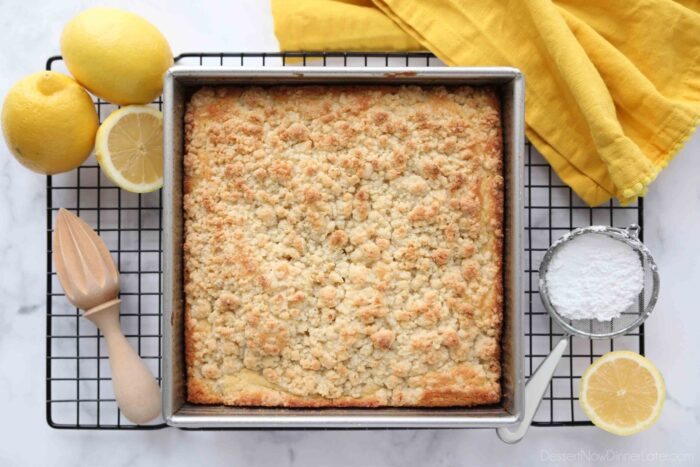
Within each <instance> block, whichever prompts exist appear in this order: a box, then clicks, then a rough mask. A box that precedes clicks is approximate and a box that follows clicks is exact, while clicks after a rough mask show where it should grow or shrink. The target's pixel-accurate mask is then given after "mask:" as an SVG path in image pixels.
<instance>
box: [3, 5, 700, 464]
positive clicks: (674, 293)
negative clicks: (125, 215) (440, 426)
mask: <svg viewBox="0 0 700 467" xmlns="http://www.w3.org/2000/svg"><path fill="white" fill-rule="evenodd" d="M93 4H108V5H115V6H122V7H124V8H127V9H131V10H132V11H135V12H137V13H140V14H142V15H143V16H145V17H147V18H149V19H150V20H151V21H152V22H154V23H155V24H156V25H157V26H158V27H159V28H161V30H162V31H163V32H164V33H165V35H166V37H168V39H169V40H170V43H171V45H172V47H173V50H174V51H175V52H176V53H177V52H182V51H221V50H229V51H265V50H267V51H273V50H276V49H277V43H276V40H275V38H274V34H273V28H272V20H271V17H270V12H269V6H268V4H267V2H260V1H256V0H245V1H242V0H241V1H236V2H228V3H223V2H214V1H213V0H207V1H202V2H199V3H198V6H197V7H192V6H191V2H187V1H185V0H177V1H169V2H165V1H164V0H152V1H149V2H139V1H136V0H128V1H121V2H119V1H111V0H108V1H101V2H97V1H94V0H80V1H78V0H71V1H68V0H66V1H62V2H42V1H39V0H24V1H22V2H9V1H0V11H1V12H2V14H0V43H2V44H3V48H2V53H0V63H1V64H2V65H1V66H0V68H2V70H3V72H2V74H0V95H2V96H4V95H5V93H6V92H7V90H8V89H9V87H10V86H11V85H12V83H13V82H15V81H16V80H18V79H19V78H21V77H22V76H24V75H26V74H28V73H31V72H35V71H39V70H41V69H43V67H44V63H45V60H46V58H47V57H48V56H50V55H54V54H57V53H58V51H59V50H58V38H59V35H60V31H61V28H62V26H63V24H64V23H65V22H66V21H67V20H68V19H69V18H70V17H71V16H72V15H74V14H75V13H77V12H78V11H80V10H82V9H84V8H86V7H88V6H90V5H93ZM698 174H700V135H697V134H696V135H695V136H693V137H692V138H691V140H690V141H689V143H688V144H687V145H686V147H685V148H684V149H683V150H682V151H681V153H680V154H679V155H678V157H677V160H675V161H674V162H673V163H671V165H670V166H669V168H668V169H666V171H664V172H663V173H662V174H661V175H660V177H659V180H658V181H657V182H656V183H655V184H654V185H653V186H652V187H651V189H650V192H649V195H648V196H647V198H646V202H645V203H646V204H645V207H646V210H645V223H646V231H645V241H646V243H647V245H648V246H649V247H650V248H651V250H652V251H653V253H654V256H655V258H656V260H657V262H658V264H659V268H660V271H661V277H662V289H661V296H660V300H659V304H658V306H657V310H656V311H655V312H654V314H653V315H652V316H651V317H650V318H649V320H648V322H647V325H646V333H647V334H646V335H647V339H646V354H647V355H648V356H649V357H650V358H651V359H652V360H653V361H654V362H655V363H656V364H657V365H658V366H659V368H660V369H661V371H662V373H663V375H664V378H665V380H666V383H667V386H668V393H669V397H668V400H667V403H666V407H665V410H664V413H663V415H662V417H661V419H660V421H659V423H658V424H657V425H656V426H655V427H654V428H652V429H651V430H649V431H647V432H645V433H642V434H640V435H637V436H634V437H631V438H618V437H613V436H611V435H608V434H606V433H604V432H602V431H600V430H597V429H596V428H591V427H583V428H563V429H559V428H533V429H531V430H530V432H529V433H528V436H527V437H526V438H525V440H524V441H523V442H521V443H520V444H518V445H515V446H506V445H504V444H502V443H501V442H500V441H499V440H498V439H497V438H496V435H495V433H494V432H493V430H452V431H436V430H424V431H317V432H301V431H289V432H279V431H278V432H261V431H250V432H192V431H178V430H174V429H166V430H160V431H150V432H128V433H127V432H114V431H112V432H109V431H107V432H95V431H62V430H53V429H51V428H49V427H48V426H47V424H46V421H45V404H44V400H45V359H44V352H45V333H46V329H45V321H46V320H45V315H44V293H45V280H46V277H45V267H46V264H45V261H46V257H45V247H46V231H45V224H46V219H45V203H46V200H45V186H44V184H45V179H44V177H42V176H39V175H36V174H33V173H31V172H28V171H27V170H25V169H24V168H22V167H21V166H20V165H19V164H18V163H16V162H15V161H14V160H12V159H11V158H10V155H9V152H8V151H7V149H6V148H5V147H4V145H2V146H0V206H2V209H0V296H2V297H3V299H4V304H3V307H2V310H0V414H2V419H3V421H2V423H0V427H1V428H0V433H1V434H2V435H3V436H2V442H1V443H0V465H2V466H14V465H30V466H34V465H71V466H83V465H84V466H92V465H100V466H111V465H172V466H176V465H259V466H275V467H283V466H307V465H357V466H397V467H398V466H401V467H413V466H416V467H417V466H424V465H430V466H445V467H447V466H461V465H509V466H515V465H547V464H557V463H561V460H562V459H569V464H571V465H587V464H588V463H590V462H589V461H591V460H592V459H593V460H594V459H596V456H598V457H599V458H602V459H603V460H605V462H603V463H604V464H605V463H607V464H608V465H620V464H634V462H632V461H629V460H627V461H625V459H629V456H630V455H637V456H642V458H643V459H647V460H646V461H645V462H643V463H645V464H646V465H661V464H663V463H664V462H658V459H659V458H660V457H659V456H663V455H665V456H671V457H670V458H671V459H673V461H674V462H673V465H699V464H700V444H699V443H698V442H697V440H698V435H699V434H700V391H698V389H697V388H698V387H700V365H698V361H699V360H700V339H698V338H697V335H698V329H700V314H699V313H698V308H697V302H698V300H697V289H698V286H700V267H699V266H698V260H699V259H700V243H698V241H697V237H698V231H700V183H698ZM88 324H89V323H88ZM81 326H83V325H81ZM81 329H82V328H81ZM85 329H88V328H87V327H85ZM625 455H627V456H628V457H627V458H625V457H623V456H625ZM567 456H568V457H567ZM654 456H656V457H654ZM606 459H607V460H606ZM654 459H656V460H657V462H654V461H653V460H654ZM667 459H668V458H667ZM639 463H642V462H639ZM666 463H667V464H671V462H666Z"/></svg>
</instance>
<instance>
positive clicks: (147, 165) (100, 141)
mask: <svg viewBox="0 0 700 467" xmlns="http://www.w3.org/2000/svg"><path fill="white" fill-rule="evenodd" d="M95 153H96V158H97V162H98V163H99V164H100V168H101V169H102V171H103V172H104V174H105V175H106V176H107V178H109V179H110V180H112V181H113V182H114V183H115V184H117V185H118V186H120V187H121V188H123V189H125V190H127V191H131V192H133V193H148V192H151V191H155V190H158V189H159V188H161V187H162V186H163V114H162V113H161V112H160V111H158V110H157V109H154V108H153V107H149V106H145V105H129V106H126V107H123V108H121V109H119V110H117V111H115V112H113V113H112V114H111V115H110V116H109V117H107V119H106V120H105V121H104V122H103V123H102V125H101V126H100V129H99V130H98V131H97V138H96V141H95Z"/></svg>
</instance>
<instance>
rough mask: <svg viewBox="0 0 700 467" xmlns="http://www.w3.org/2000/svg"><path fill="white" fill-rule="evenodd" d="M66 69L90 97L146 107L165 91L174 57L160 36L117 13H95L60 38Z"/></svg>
mask: <svg viewBox="0 0 700 467" xmlns="http://www.w3.org/2000/svg"><path fill="white" fill-rule="evenodd" d="M61 53H62V55H63V59H64V61H65V62H66V66H67V67H68V70H69V71H70V72H71V74H72V75H73V76H74V77H75V79H76V80H78V82H80V84H82V85H83V86H85V87H86V88H87V89H88V90H89V91H90V92H91V93H93V94H94V95H96V96H98V97H101V98H102V99H105V100H107V101H109V102H112V103H114V104H120V105H127V104H146V103H148V102H150V101H152V100H153V99H155V98H156V97H158V96H159V95H160V94H161V92H162V90H163V75H164V74H165V72H166V71H167V69H168V68H169V67H170V66H171V65H172V64H173V54H172V51H171V50H170V46H169V45H168V42H167V40H166V39H165V37H164V36H163V34H161V32H160V31H159V30H158V29H157V28H156V27H155V26H153V25H152V24H151V23H149V22H148V21H146V20H145V19H143V18H142V17H140V16H138V15H135V14H133V13H130V12H128V11H124V10H119V9H117V8H104V7H98V8H91V9H89V10H85V11H83V12H82V13H80V14H78V15H77V16H75V17H74V18H73V19H71V20H70V21H69V22H68V24H66V26H65V28H64V29H63V33H62V34H61Z"/></svg>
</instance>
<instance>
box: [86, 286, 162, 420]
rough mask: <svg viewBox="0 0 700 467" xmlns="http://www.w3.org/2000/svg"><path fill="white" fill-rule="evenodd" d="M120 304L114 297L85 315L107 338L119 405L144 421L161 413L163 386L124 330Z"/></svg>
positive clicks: (134, 418)
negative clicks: (159, 383)
mask: <svg viewBox="0 0 700 467" xmlns="http://www.w3.org/2000/svg"><path fill="white" fill-rule="evenodd" d="M119 303H120V300H112V301H110V302H107V303H105V304H103V305H100V306H98V307H95V308H92V309H90V310H89V311H88V312H87V313H86V314H85V316H86V317H87V318H89V319H90V321H92V322H93V323H95V324H96V325H97V327H98V328H99V329H100V331H102V334H104V336H105V340H106V341H107V349H108V353H109V366H110V367H111V369H112V385H113V386H114V395H115V397H116V399H117V405H118V406H119V408H120V409H121V411H122V413H123V414H124V416H126V418H128V419H129V420H130V421H132V422H134V423H137V424H142V423H146V422H149V421H151V420H153V419H154V418H156V417H157V416H158V415H159V414H160V410H161V395H160V388H159V387H158V383H156V380H155V378H154V377H153V375H152V374H151V372H150V370H149V369H148V367H146V364H145V363H144V361H143V360H141V357H139V356H138V354H137V353H136V352H135V351H134V349H133V347H131V345H130V344H129V341H127V340H126V337H124V334H123V333H122V328H121V326H120V324H119Z"/></svg>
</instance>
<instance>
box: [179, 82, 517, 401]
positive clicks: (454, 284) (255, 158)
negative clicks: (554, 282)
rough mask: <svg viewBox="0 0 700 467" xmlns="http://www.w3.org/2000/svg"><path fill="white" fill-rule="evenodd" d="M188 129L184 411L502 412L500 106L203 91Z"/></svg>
mask: <svg viewBox="0 0 700 467" xmlns="http://www.w3.org/2000/svg"><path fill="white" fill-rule="evenodd" d="M185 129H186V155H185V161H184V167H185V174H186V180H185V196H184V209H185V243H184V252H185V271H186V283H185V301H186V337H187V339H186V340H187V343H186V347H187V363H188V392H189V394H188V397H189V400H190V401H192V402H199V403H225V404H231V405H267V406H274V405H284V406H324V405H325V406H379V405H395V406H401V405H413V406H420V405H423V406H433V405H473V404H480V403H493V402H497V401H498V400H499V398H500V384H499V380H500V365H499V359H500V352H499V338H500V330H501V316H502V309H501V308H502V285H501V281H502V278H501V256H502V251H501V248H502V246H501V244H502V231H501V229H502V211H503V206H502V204H503V178H502V176H501V170H502V143H501V127H500V115H499V101H498V98H497V95H496V93H495V91H494V90H492V89H489V88H472V87H466V86H463V87H454V88H445V87H418V86H273V87H266V88H260V87H219V88H202V89H201V90H199V91H198V92H196V93H195V94H194V95H193V96H192V99H191V101H190V103H189V105H188V107H187V113H186V117H185Z"/></svg>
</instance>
